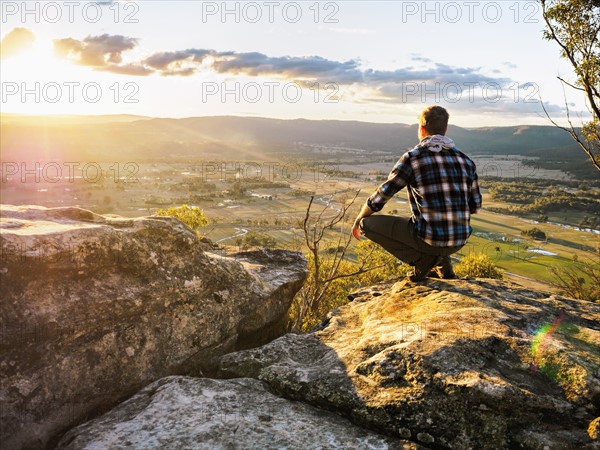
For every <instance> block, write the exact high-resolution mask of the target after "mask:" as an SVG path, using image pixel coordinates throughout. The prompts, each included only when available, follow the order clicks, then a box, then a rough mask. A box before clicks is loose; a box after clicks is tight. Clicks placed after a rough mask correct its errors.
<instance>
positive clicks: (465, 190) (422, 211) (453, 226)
mask: <svg viewBox="0 0 600 450" xmlns="http://www.w3.org/2000/svg"><path fill="white" fill-rule="evenodd" d="M405 186H406V187H407V190H408V198H409V201H410V207H411V210H412V214H413V221H414V222H415V228H416V234H417V236H418V237H419V238H420V239H422V240H423V241H424V242H426V243H427V244H429V245H432V246H434V247H457V246H462V245H464V244H465V243H466V241H467V238H468V237H469V236H470V234H471V231H472V228H471V226H470V223H469V222H470V217H471V214H472V213H475V212H476V211H477V209H479V208H480V207H481V194H480V192H479V186H478V184H477V172H476V168H475V163H474V162H473V161H472V160H471V158H469V157H468V156H467V155H465V154H464V153H463V152H461V151H460V150H458V149H457V148H456V147H454V142H453V141H452V140H451V139H448V138H447V137H445V136H440V135H435V136H430V137H429V138H427V139H425V140H423V141H421V143H420V144H419V145H418V146H417V147H415V148H414V149H412V150H410V151H408V152H406V153H405V154H404V155H402V157H401V158H400V159H399V160H398V162H397V163H396V165H395V166H394V168H393V169H392V171H391V172H390V174H389V177H388V179H387V181H386V182H385V183H383V184H382V185H381V186H380V187H379V188H378V189H377V190H376V191H375V192H374V193H373V195H371V197H369V199H368V200H367V204H368V205H369V207H370V208H372V209H373V210H374V211H379V210H381V208H383V205H385V203H386V202H387V201H388V200H389V199H390V198H391V197H392V196H393V195H394V194H395V193H396V192H398V191H399V190H400V189H402V188H403V187H405Z"/></svg>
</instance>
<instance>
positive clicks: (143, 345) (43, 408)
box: [0, 205, 306, 449]
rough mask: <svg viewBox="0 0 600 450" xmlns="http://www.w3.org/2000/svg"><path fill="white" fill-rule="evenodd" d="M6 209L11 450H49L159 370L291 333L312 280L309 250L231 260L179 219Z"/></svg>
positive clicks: (188, 370) (195, 370)
mask: <svg viewBox="0 0 600 450" xmlns="http://www.w3.org/2000/svg"><path fill="white" fill-rule="evenodd" d="M0 211H1V214H0V245H1V251H2V254H1V261H0V277H1V278H0V281H1V283H0V317H1V329H0V332H1V340H0V378H1V385H0V406H1V410H0V419H1V420H0V442H2V448H6V449H18V448H44V447H45V446H47V445H50V444H51V442H52V439H53V438H54V437H55V436H57V435H58V434H59V433H61V432H62V431H64V430H65V429H67V428H69V427H71V426H73V425H74V424H77V423H80V422H81V421H82V420H84V419H86V418H88V417H91V416H92V415H95V414H97V413H98V412H102V411H104V410H106V409H108V408H109V407H112V406H114V405H115V404H116V403H117V402H118V401H120V400H123V399H124V398H126V397H129V396H130V395H132V394H133V393H135V392H136V391H138V390H139V389H140V388H142V387H144V386H146V385H148V384H149V383H151V382H153V381H155V380H157V379H159V378H162V377H165V376H168V375H173V374H194V375H199V374H202V373H203V372H204V373H206V372H207V371H209V372H210V369H211V367H213V366H214V363H215V358H216V357H218V356H220V355H223V354H225V353H227V352H231V351H233V350H239V349H245V348H249V347H252V346H254V345H260V344H264V343H265V342H268V341H269V340H271V339H273V338H275V337H277V336H279V335H281V333H282V332H283V330H284V324H285V319H286V316H287V311H288V309H289V306H290V304H291V301H292V298H293V296H294V294H295V292H296V291H297V290H298V289H299V288H300V287H301V285H302V283H303V282H304V279H305V277H306V261H305V259H304V257H303V256H302V255H301V254H299V253H294V252H286V251H255V252H246V253H237V254H234V255H228V256H221V255H219V254H216V253H214V252H210V251H209V250H210V246H209V245H207V244H203V243H201V242H200V241H199V240H198V239H197V237H196V235H195V233H194V232H192V231H191V230H190V229H189V228H187V227H186V226H185V225H183V223H181V222H180V221H179V220H177V219H174V218H170V217H143V218H135V219H129V218H123V217H108V216H100V215H97V214H94V213H92V212H90V211H87V210H83V209H79V208H50V209H47V208H43V207H35V206H20V207H19V206H11V205H3V206H2V207H1V209H0ZM49 443H50V444H49Z"/></svg>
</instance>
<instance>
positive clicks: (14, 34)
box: [0, 28, 35, 59]
mask: <svg viewBox="0 0 600 450" xmlns="http://www.w3.org/2000/svg"><path fill="white" fill-rule="evenodd" d="M34 41H35V34H33V32H32V31H31V30H30V29H29V28H14V29H13V30H11V31H10V32H8V33H7V34H6V36H4V37H3V38H2V41H1V42H0V58H1V59H7V58H10V57H11V56H14V55H16V54H19V53H21V52H24V51H25V50H27V49H28V48H30V47H31V45H32V44H33V42H34Z"/></svg>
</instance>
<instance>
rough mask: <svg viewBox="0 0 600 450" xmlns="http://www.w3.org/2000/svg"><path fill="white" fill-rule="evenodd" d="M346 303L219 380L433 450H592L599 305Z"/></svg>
mask: <svg viewBox="0 0 600 450" xmlns="http://www.w3.org/2000/svg"><path fill="white" fill-rule="evenodd" d="M352 297H353V298H354V301H353V302H351V303H349V304H348V305H345V306H343V307H340V308H338V309H337V310H334V311H333V312H332V313H331V314H330V315H329V318H328V321H327V322H326V323H325V324H323V326H322V327H321V329H320V330H318V331H316V332H314V333H311V334H306V335H293V334H289V335H285V336H282V337H281V338H279V339H277V340H275V341H273V342H271V343H269V344H267V345H265V346H263V347H260V348H257V349H252V350H246V351H240V352H236V353H232V354H228V355H225V356H223V357H222V358H221V365H220V373H221V376H223V377H239V376H242V375H243V376H249V377H253V378H256V379H259V380H262V381H265V382H266V383H268V384H269V386H270V388H271V389H272V390H273V391H274V392H277V393H278V394H279V395H282V396H284V397H287V398H290V399H295V400H301V401H305V402H307V403H310V404H312V405H315V406H319V407H323V408H326V409H330V410H332V411H337V412H338V413H340V414H342V415H344V416H346V417H347V418H349V419H350V420H352V421H353V422H354V423H356V424H358V425H360V426H363V427H366V428H369V429H372V430H379V431H382V432H386V433H390V432H392V433H394V434H395V435H396V436H398V437H403V438H408V439H410V440H411V441H414V442H421V443H423V444H425V445H427V446H429V447H431V448H451V449H460V450H463V449H494V450H497V449H508V448H527V449H545V448H548V449H573V448H579V449H590V448H597V442H594V441H592V440H591V439H590V436H588V430H587V429H588V426H589V424H590V422H591V421H592V420H593V419H594V418H595V417H597V416H598V412H599V406H600V405H599V403H600V402H599V400H600V381H599V377H600V370H599V368H600V351H599V350H600V305H597V304H593V303H591V302H586V301H578V300H573V299H568V298H563V297H560V296H555V295H550V294H545V293H541V292H534V291H529V290H527V289H524V288H522V287H520V286H518V285H515V284H512V283H508V282H503V281H497V280H469V281H467V280H436V281H433V280H428V282H427V284H413V283H410V282H406V281H402V282H398V283H395V284H384V285H379V286H375V287H371V288H369V289H366V290H362V291H361V292H359V293H358V294H355V295H353V296H352ZM592 428H593V430H592V431H590V435H591V434H593V433H594V432H595V427H591V426H590V429H592Z"/></svg>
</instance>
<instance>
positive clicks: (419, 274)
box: [408, 255, 441, 282]
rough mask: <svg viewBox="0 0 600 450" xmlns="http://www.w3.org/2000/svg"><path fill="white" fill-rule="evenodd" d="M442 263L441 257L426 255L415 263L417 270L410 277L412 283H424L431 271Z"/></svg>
mask: <svg viewBox="0 0 600 450" xmlns="http://www.w3.org/2000/svg"><path fill="white" fill-rule="evenodd" d="M440 262H441V257H440V256H431V255H425V256H423V257H422V258H421V259H419V260H418V261H417V262H416V263H415V270H414V271H413V272H412V273H411V274H410V275H409V276H408V279H409V280H410V281H413V282H416V281H423V280H424V279H425V278H427V275H428V274H429V271H430V270H431V269H433V268H434V267H435V266H437V265H438V264H439V263H440Z"/></svg>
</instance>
